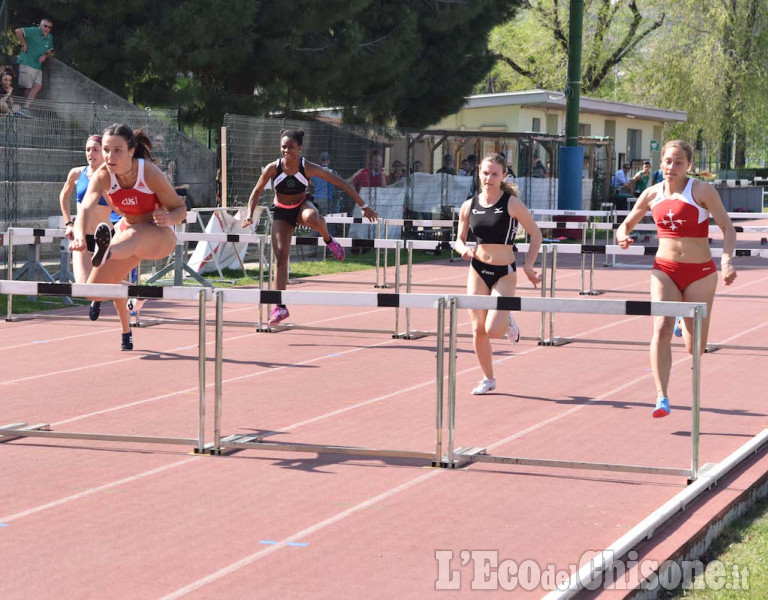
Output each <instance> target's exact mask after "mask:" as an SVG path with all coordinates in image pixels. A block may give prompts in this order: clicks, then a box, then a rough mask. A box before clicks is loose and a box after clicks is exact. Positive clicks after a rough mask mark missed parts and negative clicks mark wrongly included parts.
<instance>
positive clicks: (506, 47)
mask: <svg viewBox="0 0 768 600" xmlns="http://www.w3.org/2000/svg"><path fill="white" fill-rule="evenodd" d="M523 7H524V8H525V9H526V10H525V12H524V16H523V18H522V19H520V20H519V21H516V22H509V23H506V24H505V25H504V26H503V27H501V28H499V29H497V31H495V32H494V34H493V36H492V46H491V47H492V49H493V50H494V56H495V57H496V59H497V60H498V61H499V62H500V63H502V64H503V65H505V66H507V67H508V68H510V69H512V71H513V72H514V73H516V74H517V75H518V76H519V77H520V78H521V79H522V80H523V84H524V85H525V86H528V87H530V86H531V85H533V87H537V88H544V89H562V88H563V87H564V84H565V75H566V68H567V62H568V61H567V59H568V29H567V28H568V13H569V2H568V1H567V0H563V1H562V2H561V1H560V0H538V1H537V0H525V1H524V2H523ZM584 14H585V18H584V23H585V30H584V31H583V32H582V33H583V40H584V46H583V51H582V78H581V91H582V92H584V93H590V92H596V91H597V90H599V89H600V88H601V86H603V83H604V82H605V80H606V77H607V76H608V75H609V74H610V73H611V72H612V70H613V69H615V68H616V67H618V65H619V64H620V63H621V62H622V61H623V60H624V59H625V58H626V57H627V56H628V55H629V54H630V53H632V52H633V51H634V50H635V49H636V48H637V47H638V46H639V45H640V44H641V42H643V40H645V38H646V37H647V36H648V35H650V34H651V33H652V32H653V31H655V30H657V29H658V28H659V27H661V26H662V24H663V23H664V17H665V14H664V12H663V11H660V10H654V9H651V10H648V11H646V16H643V14H642V13H641V11H640V9H639V8H638V6H637V2H636V0H585V2H584ZM648 15H652V16H651V17H649V16H648Z"/></svg>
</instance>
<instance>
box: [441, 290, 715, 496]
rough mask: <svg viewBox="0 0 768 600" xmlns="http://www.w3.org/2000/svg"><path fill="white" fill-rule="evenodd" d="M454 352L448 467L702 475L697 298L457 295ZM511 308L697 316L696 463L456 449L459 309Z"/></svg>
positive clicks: (452, 306) (700, 308) (701, 307)
mask: <svg viewBox="0 0 768 600" xmlns="http://www.w3.org/2000/svg"><path fill="white" fill-rule="evenodd" d="M448 306H449V311H450V316H449V336H450V339H449V345H448V347H449V355H448V406H447V414H448V419H447V420H448V440H447V444H448V448H447V453H446V455H445V456H444V457H443V462H444V466H446V467H448V468H457V467H462V466H464V465H466V464H469V463H473V462H489V463H503V464H513V465H531V466H540V467H560V468H567V469H592V470H601V471H618V472H627V473H646V474H656V475H670V476H684V477H687V478H688V480H689V482H693V481H695V480H696V479H697V478H698V476H699V419H700V395H699V393H700V387H701V351H700V345H701V324H702V319H703V318H704V316H706V310H707V306H706V304H704V303H693V302H646V301H637V300H596V299H580V298H577V299H561V298H519V297H514V296H507V297H505V296H470V295H463V296H452V297H450V298H449V299H448ZM460 308H462V309H475V310H512V311H526V312H548V313H555V312H557V313H577V314H605V315H647V316H656V317H660V316H661V317H677V316H680V317H691V318H693V323H694V325H693V347H694V353H693V371H692V375H691V392H692V407H691V464H690V467H689V468H671V467H658V466H652V465H629V464H619V463H598V462H584V461H568V460H556V459H543V458H531V457H514V456H499V455H493V454H488V453H487V450H486V448H483V447H478V446H461V447H459V448H456V449H454V447H455V437H456V329H457V319H458V317H457V315H458V310H459V309H460Z"/></svg>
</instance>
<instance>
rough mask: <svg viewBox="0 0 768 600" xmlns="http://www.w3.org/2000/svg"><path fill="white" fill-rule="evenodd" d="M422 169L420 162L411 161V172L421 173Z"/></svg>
mask: <svg viewBox="0 0 768 600" xmlns="http://www.w3.org/2000/svg"><path fill="white" fill-rule="evenodd" d="M423 169H424V167H423V166H422V164H421V161H420V160H414V161H413V169H411V171H413V172H414V173H421V171H422V170H423Z"/></svg>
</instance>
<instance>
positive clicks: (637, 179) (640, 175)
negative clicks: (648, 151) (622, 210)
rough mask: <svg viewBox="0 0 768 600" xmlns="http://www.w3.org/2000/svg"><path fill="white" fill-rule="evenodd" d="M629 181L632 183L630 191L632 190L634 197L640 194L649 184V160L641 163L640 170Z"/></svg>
mask: <svg viewBox="0 0 768 600" xmlns="http://www.w3.org/2000/svg"><path fill="white" fill-rule="evenodd" d="M629 183H630V185H632V191H633V192H634V194H635V197H638V196H639V195H640V194H642V193H643V192H644V191H645V188H647V187H649V186H650V185H651V161H649V160H646V161H645V162H644V163H643V168H642V170H641V171H638V172H637V173H636V174H635V176H634V177H633V178H632V181H630V182H629Z"/></svg>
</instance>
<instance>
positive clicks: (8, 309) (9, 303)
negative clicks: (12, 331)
mask: <svg viewBox="0 0 768 600" xmlns="http://www.w3.org/2000/svg"><path fill="white" fill-rule="evenodd" d="M8 281H13V228H11V229H9V230H8ZM5 300H6V305H5V320H6V321H12V320H13V294H8V296H7V297H6V299H5Z"/></svg>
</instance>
